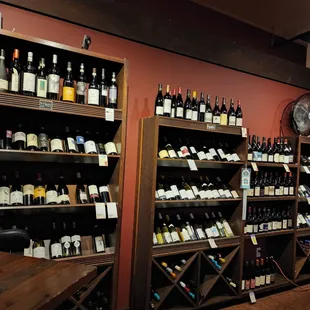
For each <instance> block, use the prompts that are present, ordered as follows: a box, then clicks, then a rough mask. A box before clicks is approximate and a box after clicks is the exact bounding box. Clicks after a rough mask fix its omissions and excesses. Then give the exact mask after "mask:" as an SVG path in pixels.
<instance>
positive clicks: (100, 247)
mask: <svg viewBox="0 0 310 310" xmlns="http://www.w3.org/2000/svg"><path fill="white" fill-rule="evenodd" d="M93 243H94V249H95V252H96V253H103V252H105V243H104V238H103V235H102V234H101V232H100V229H99V226H98V225H95V226H94V228H93Z"/></svg>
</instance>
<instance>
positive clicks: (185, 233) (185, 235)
mask: <svg viewBox="0 0 310 310" xmlns="http://www.w3.org/2000/svg"><path fill="white" fill-rule="evenodd" d="M181 233H182V236H183V240H184V242H186V241H190V240H191V237H190V235H189V234H188V232H187V230H186V229H185V228H182V231H181Z"/></svg>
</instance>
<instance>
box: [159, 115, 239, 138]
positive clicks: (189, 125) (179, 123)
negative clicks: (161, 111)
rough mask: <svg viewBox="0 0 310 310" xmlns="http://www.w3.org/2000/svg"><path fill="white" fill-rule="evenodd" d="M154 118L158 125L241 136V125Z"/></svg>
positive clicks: (162, 117)
mask: <svg viewBox="0 0 310 310" xmlns="http://www.w3.org/2000/svg"><path fill="white" fill-rule="evenodd" d="M154 118H155V119H157V121H158V125H159V126H166V127H174V128H181V129H182V128H183V129H188V130H199V131H206V132H212V133H219V134H229V135H237V136H240V137H241V136H242V132H241V127H236V126H221V125H218V124H208V123H203V122H197V121H189V120H185V119H178V118H170V117H164V116H155V117H154Z"/></svg>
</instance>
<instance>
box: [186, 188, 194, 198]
mask: <svg viewBox="0 0 310 310" xmlns="http://www.w3.org/2000/svg"><path fill="white" fill-rule="evenodd" d="M186 194H187V198H188V199H195V195H194V193H193V191H192V190H191V189H188V190H187V191H186Z"/></svg>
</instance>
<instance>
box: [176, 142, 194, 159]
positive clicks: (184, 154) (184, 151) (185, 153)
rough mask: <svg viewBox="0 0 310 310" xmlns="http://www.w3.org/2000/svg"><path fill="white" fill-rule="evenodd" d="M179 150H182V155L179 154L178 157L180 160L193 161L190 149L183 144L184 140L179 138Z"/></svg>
mask: <svg viewBox="0 0 310 310" xmlns="http://www.w3.org/2000/svg"><path fill="white" fill-rule="evenodd" d="M179 147H180V148H179V149H180V153H179V152H178V155H179V157H180V158H186V159H191V158H192V155H191V153H190V151H189V149H188V147H187V146H186V144H184V143H183V141H182V139H181V138H179Z"/></svg>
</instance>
